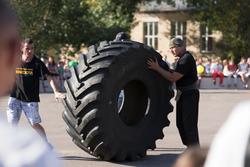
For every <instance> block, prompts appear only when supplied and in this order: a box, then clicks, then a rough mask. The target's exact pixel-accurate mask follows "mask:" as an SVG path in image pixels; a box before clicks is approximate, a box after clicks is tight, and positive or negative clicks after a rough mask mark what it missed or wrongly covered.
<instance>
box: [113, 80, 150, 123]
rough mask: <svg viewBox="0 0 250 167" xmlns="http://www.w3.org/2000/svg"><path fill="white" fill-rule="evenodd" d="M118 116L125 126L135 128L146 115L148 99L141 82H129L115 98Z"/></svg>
mask: <svg viewBox="0 0 250 167" xmlns="http://www.w3.org/2000/svg"><path fill="white" fill-rule="evenodd" d="M117 97H118V98H117V104H118V114H119V116H120V118H121V120H122V121H123V122H124V123H125V124H126V125H127V126H135V125H136V124H138V123H139V122H140V121H141V120H142V118H144V117H145V116H147V115H148V113H149V109H150V98H149V96H148V91H147V88H146V86H145V85H144V84H143V83H142V82H141V81H136V80H134V81H130V82H129V83H127V84H126V85H125V86H124V87H123V89H122V90H120V91H119V93H118V96H117Z"/></svg>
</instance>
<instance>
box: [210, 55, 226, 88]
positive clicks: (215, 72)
mask: <svg viewBox="0 0 250 167" xmlns="http://www.w3.org/2000/svg"><path fill="white" fill-rule="evenodd" d="M222 70H223V66H222V64H220V60H219V59H213V62H212V64H211V74H212V79H213V83H214V85H216V78H217V77H219V78H220V86H223V80H224V75H223V72H222Z"/></svg>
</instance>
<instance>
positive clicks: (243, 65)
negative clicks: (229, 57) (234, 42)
mask: <svg viewBox="0 0 250 167" xmlns="http://www.w3.org/2000/svg"><path fill="white" fill-rule="evenodd" d="M247 73H248V64H247V59H246V58H245V57H242V58H241V61H240V63H239V65H238V71H237V74H238V75H239V76H240V78H241V81H242V83H243V85H244V87H245V88H248V84H247V76H246V74H247Z"/></svg>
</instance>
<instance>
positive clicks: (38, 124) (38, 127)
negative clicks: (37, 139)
mask: <svg viewBox="0 0 250 167" xmlns="http://www.w3.org/2000/svg"><path fill="white" fill-rule="evenodd" d="M30 125H31V127H32V128H34V129H40V128H41V125H40V123H34V124H30Z"/></svg>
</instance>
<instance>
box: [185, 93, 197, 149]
mask: <svg viewBox="0 0 250 167" xmlns="http://www.w3.org/2000/svg"><path fill="white" fill-rule="evenodd" d="M182 105H183V106H182V107H183V108H184V109H183V110H185V111H183V112H182V119H183V128H184V134H185V138H186V145H187V146H191V145H196V144H199V132H198V110H199V91H198V90H191V91H186V92H184V93H183V103H182Z"/></svg>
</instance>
